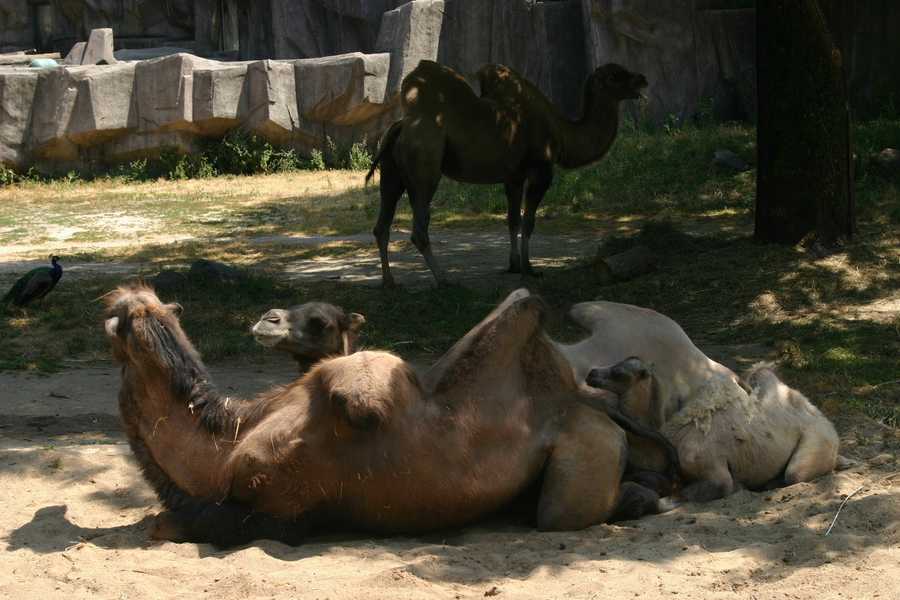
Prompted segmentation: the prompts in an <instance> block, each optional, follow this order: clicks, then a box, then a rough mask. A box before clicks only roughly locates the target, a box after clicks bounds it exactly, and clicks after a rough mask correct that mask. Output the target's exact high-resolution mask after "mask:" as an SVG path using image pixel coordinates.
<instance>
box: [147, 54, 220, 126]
mask: <svg viewBox="0 0 900 600" xmlns="http://www.w3.org/2000/svg"><path fill="white" fill-rule="evenodd" d="M219 64H220V63H217V62H215V61H209V60H205V59H202V58H198V57H196V56H193V55H192V54H173V55H172V56H165V57H163V58H157V59H154V60H148V61H142V62H139V63H137V65H136V66H135V72H134V107H135V111H136V115H137V127H138V129H139V130H140V131H143V132H150V131H174V130H193V129H194V123H193V120H194V117H193V115H194V70H195V69H197V68H207V69H208V68H212V67H215V66H216V65H219Z"/></svg>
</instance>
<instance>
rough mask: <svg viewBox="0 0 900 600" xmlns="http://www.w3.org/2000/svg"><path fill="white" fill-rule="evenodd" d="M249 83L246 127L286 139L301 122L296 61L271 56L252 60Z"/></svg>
mask: <svg viewBox="0 0 900 600" xmlns="http://www.w3.org/2000/svg"><path fill="white" fill-rule="evenodd" d="M247 86H248V88H249V94H248V99H249V106H248V107H247V116H246V118H245V119H244V122H243V125H244V127H245V128H246V129H248V130H249V131H254V132H257V133H259V134H260V135H262V136H263V137H265V138H266V139H268V140H269V141H272V142H275V143H280V144H284V143H287V142H288V141H289V140H290V139H291V137H292V136H293V134H294V131H295V130H296V129H297V128H298V127H299V125H300V119H299V116H298V112H297V110H298V103H297V80H296V76H295V73H294V65H293V64H291V63H289V62H278V61H272V60H261V61H258V62H254V63H251V64H250V65H249V66H248V67H247Z"/></svg>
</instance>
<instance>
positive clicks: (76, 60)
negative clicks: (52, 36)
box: [63, 42, 87, 65]
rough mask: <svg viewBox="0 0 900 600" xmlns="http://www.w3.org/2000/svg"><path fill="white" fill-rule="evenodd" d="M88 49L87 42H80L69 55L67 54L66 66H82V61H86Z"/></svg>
mask: <svg viewBox="0 0 900 600" xmlns="http://www.w3.org/2000/svg"><path fill="white" fill-rule="evenodd" d="M85 48H87V42H78V43H77V44H75V45H74V46H72V49H71V50H69V53H68V54H66V58H65V60H64V61H63V63H64V64H67V65H80V64H81V61H82V59H84V49H85Z"/></svg>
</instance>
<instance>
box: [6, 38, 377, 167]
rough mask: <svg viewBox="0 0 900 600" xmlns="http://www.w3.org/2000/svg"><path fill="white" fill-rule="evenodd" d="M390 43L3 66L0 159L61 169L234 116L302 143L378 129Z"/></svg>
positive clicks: (132, 153) (181, 136) (154, 144)
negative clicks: (258, 55)
mask: <svg viewBox="0 0 900 600" xmlns="http://www.w3.org/2000/svg"><path fill="white" fill-rule="evenodd" d="M389 61H390V55H389V54H386V53H385V54H368V55H367V54H361V53H350V54H344V55H340V56H330V57H325V58H313V59H304V60H294V61H272V60H262V61H248V62H240V63H234V62H231V63H227V62H218V61H213V60H206V59H203V58H198V57H196V56H193V55H191V54H176V55H172V56H167V57H163V58H158V59H154V60H147V61H140V62H131V63H119V64H116V65H98V66H75V67H67V68H56V69H44V70H34V69H12V68H7V69H0V114H3V115H4V116H5V118H4V119H3V120H2V121H0V161H2V162H3V163H6V164H10V165H14V166H17V167H20V168H24V167H27V166H31V165H37V166H38V167H39V168H42V169H43V170H47V171H59V170H66V169H69V168H74V167H79V166H84V165H86V164H92V163H98V162H99V163H114V162H119V161H123V160H128V159H132V158H137V157H143V156H152V155H154V154H158V153H159V152H160V151H162V150H163V149H165V148H175V149H178V150H181V151H183V152H190V151H192V150H193V149H194V148H195V144H196V142H197V140H198V139H200V138H201V137H204V136H221V135H223V134H224V133H226V132H227V131H229V130H231V129H234V128H236V127H242V128H244V129H246V130H249V131H251V132H255V133H258V134H260V135H262V136H264V137H265V138H267V139H269V140H271V141H273V142H275V143H281V144H286V145H291V146H294V147H296V148H297V149H298V150H300V151H301V152H309V151H310V150H312V149H313V148H318V147H321V146H322V144H323V141H324V139H325V136H326V135H330V136H332V138H334V139H336V140H337V141H338V142H339V143H342V142H346V141H349V140H356V139H359V138H360V137H362V136H368V137H369V139H373V140H374V139H377V136H378V134H379V133H380V132H381V131H382V130H383V129H384V128H385V127H386V124H387V123H386V121H385V119H386V116H387V115H389V113H390V111H391V109H392V108H393V105H392V104H391V103H390V102H386V100H385V99H386V97H387V96H388V93H387V82H388V68H389Z"/></svg>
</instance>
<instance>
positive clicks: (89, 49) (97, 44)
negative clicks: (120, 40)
mask: <svg viewBox="0 0 900 600" xmlns="http://www.w3.org/2000/svg"><path fill="white" fill-rule="evenodd" d="M116 62H117V61H116V57H115V56H114V54H113V30H112V29H109V28H108V27H107V28H104V29H92V30H91V35H90V36H89V37H88V41H87V46H85V48H84V56H83V57H82V58H81V64H83V65H114V64H116Z"/></svg>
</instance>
